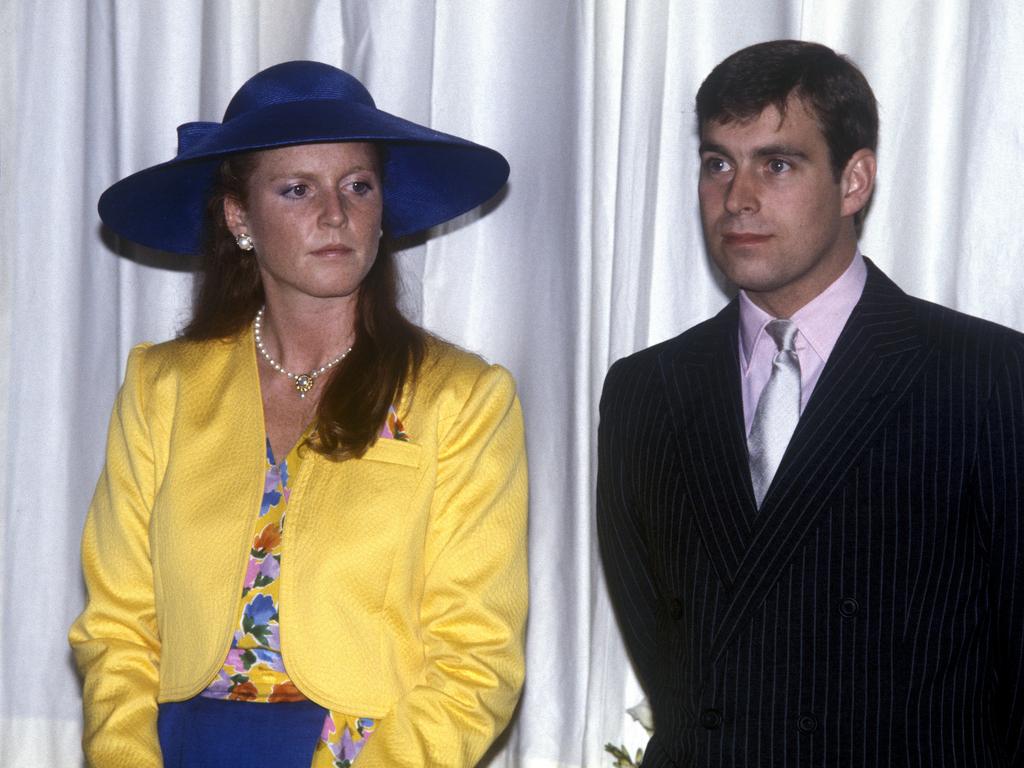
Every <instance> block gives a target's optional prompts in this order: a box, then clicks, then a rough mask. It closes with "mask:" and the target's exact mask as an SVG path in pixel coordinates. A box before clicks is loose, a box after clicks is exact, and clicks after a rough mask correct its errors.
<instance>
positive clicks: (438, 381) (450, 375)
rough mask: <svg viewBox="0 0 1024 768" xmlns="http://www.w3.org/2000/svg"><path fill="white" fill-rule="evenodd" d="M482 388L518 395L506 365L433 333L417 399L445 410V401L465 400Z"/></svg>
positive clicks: (417, 383)
mask: <svg viewBox="0 0 1024 768" xmlns="http://www.w3.org/2000/svg"><path fill="white" fill-rule="evenodd" d="M479 388H484V389H485V390H487V392H488V393H489V394H490V395H491V396H495V397H501V398H503V399H509V400H511V399H514V398H515V397H516V384H515V380H514V379H513V377H512V374H511V373H509V371H508V370H507V369H506V368H504V367H503V366H501V365H498V364H495V363H489V362H488V361H486V360H485V359H484V358H483V357H481V356H480V355H478V354H476V353H474V352H469V351H467V350H465V349H462V348H461V347H459V346H457V345H455V344H452V343H451V342H448V341H444V340H443V339H439V338H437V337H436V336H429V337H428V339H427V347H426V355H425V356H424V359H423V363H422V365H421V366H420V370H419V372H418V374H417V377H416V381H415V384H414V394H413V397H414V399H416V400H418V401H420V403H421V404H422V403H423V401H424V400H426V401H428V402H436V403H438V404H439V405H440V407H441V408H442V410H445V405H444V404H445V403H449V404H451V405H452V406H455V404H461V403H463V402H465V401H466V400H467V399H468V398H469V396H470V394H471V393H472V392H473V391H474V390H477V389H479Z"/></svg>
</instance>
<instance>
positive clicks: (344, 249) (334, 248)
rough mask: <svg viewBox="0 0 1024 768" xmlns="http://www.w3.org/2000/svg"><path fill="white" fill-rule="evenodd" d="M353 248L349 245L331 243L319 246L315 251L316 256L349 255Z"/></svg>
mask: <svg viewBox="0 0 1024 768" xmlns="http://www.w3.org/2000/svg"><path fill="white" fill-rule="evenodd" d="M350 253H352V249H351V248H349V247H348V246H347V245H329V246H327V247H326V248H318V249H317V250H315V251H313V255H314V256H347V255H348V254H350Z"/></svg>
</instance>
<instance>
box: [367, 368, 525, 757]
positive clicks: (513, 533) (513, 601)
mask: <svg viewBox="0 0 1024 768" xmlns="http://www.w3.org/2000/svg"><path fill="white" fill-rule="evenodd" d="M442 418H443V419H444V420H445V421H447V424H445V423H442V424H441V425H440V429H439V434H440V435H441V437H440V438H439V440H440V445H439V446H438V469H437V480H436V485H435V489H434V497H433V501H432V503H431V520H430V530H429V532H428V537H427V543H426V548H425V549H426V551H425V552H424V569H425V586H424V596H423V602H422V606H421V621H422V626H423V644H424V650H425V657H426V665H425V672H424V674H423V676H422V678H421V680H420V681H419V683H418V684H417V685H416V686H415V687H414V688H413V689H412V690H410V692H409V693H408V694H406V695H405V696H404V697H403V698H401V699H400V700H399V701H398V703H397V704H396V706H395V707H394V708H393V709H392V711H391V712H389V713H388V714H387V715H385V716H384V717H383V718H382V719H381V721H380V723H379V724H378V726H377V729H376V730H375V731H374V734H373V737H372V738H370V739H369V740H368V741H367V744H366V747H365V748H364V749H363V751H362V752H361V753H360V755H359V758H358V765H359V766H360V768H376V767H378V766H379V767H381V768H383V767H384V766H389V767H392V768H394V767H395V766H424V765H430V766H466V767H467V768H468V767H469V766H473V765H476V763H477V761H478V760H479V759H480V757H481V756H482V755H483V753H484V752H485V750H486V749H487V747H488V746H489V745H490V744H491V742H492V741H493V740H494V738H495V737H496V736H497V735H498V734H499V733H500V732H501V731H502V730H503V729H504V727H505V725H506V724H507V723H508V721H509V718H510V717H511V716H512V712H513V710H514V709H515V706H516V702H517V701H518V699H519V692H520V688H521V686H522V682H523V676H524V670H525V664H524V649H523V645H524V629H525V623H526V609H527V591H528V581H527V569H526V514H527V482H526V451H525V445H524V440H523V423H522V413H521V411H520V406H519V401H518V399H517V397H516V394H515V385H514V384H513V382H512V378H511V376H509V374H508V373H507V372H506V371H505V370H504V369H502V368H499V367H496V366H492V367H490V368H487V369H485V370H484V371H483V372H482V373H481V374H480V375H479V377H478V378H477V379H476V381H475V383H474V384H473V386H472V390H471V391H470V392H469V396H468V398H467V399H466V400H465V402H464V403H463V404H462V405H461V408H460V409H459V411H458V413H456V414H454V415H452V416H451V417H447V418H446V417H442Z"/></svg>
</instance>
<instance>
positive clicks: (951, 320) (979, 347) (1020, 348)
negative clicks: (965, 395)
mask: <svg viewBox="0 0 1024 768" xmlns="http://www.w3.org/2000/svg"><path fill="white" fill-rule="evenodd" d="M911 301H912V302H913V303H914V307H915V311H916V313H917V316H918V318H920V320H921V324H922V327H923V329H924V333H925V335H926V337H927V338H928V340H929V341H930V342H931V343H933V344H935V345H936V346H937V347H938V349H940V350H942V351H946V352H949V353H958V352H962V351H968V350H969V351H971V352H972V353H973V354H982V355H985V354H986V353H987V354H988V355H994V356H997V357H1003V356H1005V355H1011V356H1015V357H1018V358H1020V357H1021V356H1024V333H1021V332H1019V331H1016V330H1014V329H1013V328H1009V327H1007V326H1005V325H1000V324H999V323H995V322H992V321H991V320H985V319H984V318H980V317H976V316H974V315H969V314H967V313H965V312H960V311H958V310H955V309H950V308H949V307H944V306H942V305H940V304H935V303H934V302H931V301H926V300H925V299H918V298H911Z"/></svg>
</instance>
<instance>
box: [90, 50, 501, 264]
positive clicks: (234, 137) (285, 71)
mask: <svg viewBox="0 0 1024 768" xmlns="http://www.w3.org/2000/svg"><path fill="white" fill-rule="evenodd" d="M330 141H369V142H377V143H381V144H384V145H385V146H386V147H387V151H386V153H385V156H386V161H385V166H384V169H383V176H384V221H383V225H384V229H385V231H386V232H387V233H388V234H389V235H390V236H392V237H404V236H405V235H410V234H413V233H416V232H421V231H422V230H425V229H429V228H430V227H432V226H434V225H436V224H440V223H441V222H444V221H448V220H449V219H451V218H454V217H455V216H458V215H459V214H461V213H465V212H466V211H468V210H471V209H472V208H475V207H476V206H478V205H479V204H480V203H483V202H485V201H486V200H488V199H489V198H491V197H493V196H494V194H495V193H496V192H498V190H500V189H501V188H502V186H503V185H504V184H505V181H506V180H507V179H508V172H509V167H508V163H507V162H506V160H505V158H504V157H502V156H501V154H500V153H498V152H496V151H494V150H493V149H489V148H488V147H484V146H481V145H479V144H474V143H473V142H471V141H466V140H465V139H460V138H459V137H457V136H450V135H449V134H446V133H441V132H440V131H434V130H431V129H430V128H427V127H425V126H422V125H418V124H417V123H413V122H410V121H409V120H403V119H402V118H400V117H396V116H394V115H391V114H388V113H387V112H382V111H381V110H379V109H377V107H376V106H375V105H374V102H373V97H371V96H370V93H369V91H367V90H366V88H365V87H364V86H363V84H362V83H360V82H359V81H358V80H356V78H354V77H352V75H350V74H348V73H347V72H343V71H341V70H340V69H337V68H336V67H332V66H330V65H328V64H322V63H320V62H316V61H289V62H285V63H284V64H277V65H275V66H273V67H269V68H267V69H265V70H263V71H262V72H259V73H258V74H256V75H254V76H253V77H252V78H250V79H249V80H248V81H246V83H245V84H244V85H243V86H242V87H241V88H239V89H238V92H237V93H236V94H235V96H234V98H232V99H231V103H230V104H228V108H227V111H226V112H225V113H224V120H223V122H220V123H206V122H198V123H185V124H184V125H182V126H179V128H178V154H177V155H176V156H175V158H174V159H173V160H170V161H168V162H166V163H161V164H160V165H154V166H153V167H152V168H147V169H145V170H143V171H139V172H138V173H133V174H132V175H131V176H128V177H127V178H125V179H122V180H121V181H119V182H117V183H116V184H114V185H113V186H112V187H110V188H109V189H108V190H107V191H106V192H104V193H103V194H102V195H101V196H100V202H99V212H100V218H101V219H103V222H104V223H105V224H106V225H107V226H108V227H110V228H111V229H112V230H114V231H115V232H117V233H118V234H119V235H122V236H123V237H126V238H128V239H129V240H134V241H135V242H137V243H141V244H142V245H146V246H149V247H151V248H157V249H160V250H163V251H172V252H174V253H188V254H192V253H199V250H200V242H201V237H202V227H203V217H204V215H205V208H206V202H207V198H208V197H209V195H210V190H211V187H212V185H213V182H214V179H215V178H216V174H217V169H218V168H219V166H220V163H221V162H222V161H223V160H224V158H225V156H227V155H230V154H235V153H238V152H249V151H253V150H259V149H271V148H273V147H284V146H289V145H294V144H312V143H316V142H330Z"/></svg>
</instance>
